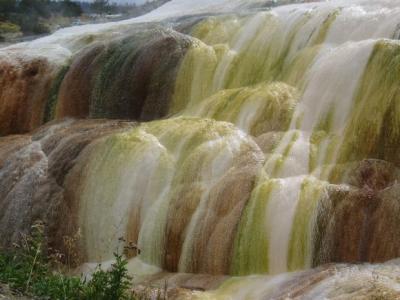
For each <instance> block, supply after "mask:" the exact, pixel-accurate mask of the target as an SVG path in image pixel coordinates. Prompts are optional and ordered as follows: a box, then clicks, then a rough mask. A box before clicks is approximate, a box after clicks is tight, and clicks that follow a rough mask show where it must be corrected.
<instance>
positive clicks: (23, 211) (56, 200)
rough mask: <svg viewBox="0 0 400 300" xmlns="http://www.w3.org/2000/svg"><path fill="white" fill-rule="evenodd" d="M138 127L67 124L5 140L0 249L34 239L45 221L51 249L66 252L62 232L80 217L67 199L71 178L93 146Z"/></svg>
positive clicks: (108, 123)
mask: <svg viewBox="0 0 400 300" xmlns="http://www.w3.org/2000/svg"><path fill="white" fill-rule="evenodd" d="M133 126H134V124H132V123H127V122H120V121H105V120H103V121H101V120H97V121H73V120H66V121H63V122H61V123H57V124H50V125H46V126H45V127H42V128H41V129H39V130H37V131H34V132H33V133H32V134H29V135H24V136H9V137H7V138H3V140H2V146H1V148H2V151H1V152H2V161H1V171H0V178H1V179H0V180H1V183H2V184H1V187H0V195H1V201H0V207H1V210H0V211H1V213H0V224H1V225H0V232H1V236H2V239H1V242H0V245H1V246H2V247H7V246H11V245H12V243H13V242H16V241H18V239H19V238H20V234H21V233H25V234H26V233H29V231H30V227H31V225H32V224H33V223H34V222H35V221H37V220H44V222H45V223H46V225H47V230H48V233H49V237H50V244H54V243H56V244H57V246H59V249H60V248H62V247H61V246H62V243H61V241H62V236H57V232H59V231H60V229H61V228H63V227H64V226H66V227H68V224H69V223H70V222H71V218H73V216H74V215H76V213H74V211H73V210H72V208H71V207H70V203H68V200H67V199H66V198H65V193H64V188H65V179H66V177H67V176H68V173H69V172H70V170H71V169H72V168H73V166H74V164H75V163H76V161H77V160H79V156H80V153H81V152H82V151H83V150H84V149H85V148H86V146H87V145H88V144H89V143H91V142H93V141H95V140H96V139H99V138H101V137H103V136H106V135H109V134H111V133H112V132H119V131H121V130H126V129H129V128H132V127H133ZM57 239H60V240H61V241H57Z"/></svg>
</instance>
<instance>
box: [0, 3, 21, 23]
mask: <svg viewBox="0 0 400 300" xmlns="http://www.w3.org/2000/svg"><path fill="white" fill-rule="evenodd" d="M16 7H17V1H16V0H0V21H1V20H3V21H6V20H7V18H8V15H9V14H10V13H13V12H15V10H16Z"/></svg>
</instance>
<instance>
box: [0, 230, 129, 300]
mask: <svg viewBox="0 0 400 300" xmlns="http://www.w3.org/2000/svg"><path fill="white" fill-rule="evenodd" d="M60 257H61V254H59V253H55V254H51V255H49V253H48V251H47V247H46V240H45V235H44V226H43V224H41V223H37V224H35V225H34V226H33V227H32V233H31V234H30V235H29V236H27V235H23V236H22V241H21V243H19V244H18V245H14V247H12V249H0V283H3V284H6V285H8V286H9V287H10V289H11V290H12V291H13V292H14V293H16V294H20V295H26V296H30V297H34V298H35V299H52V300H58V299H59V300H69V299H71V300H72V299H79V300H134V299H136V297H135V296H134V294H133V292H132V291H131V290H130V286H131V280H132V278H131V277H130V276H129V275H128V270H127V260H126V259H125V258H124V257H123V256H122V255H121V254H119V253H114V257H115V262H114V263H113V265H112V266H111V268H110V269H109V270H103V269H102V268H101V265H99V266H97V268H96V269H95V271H94V273H93V274H92V276H91V279H86V278H84V277H78V276H67V275H65V274H64V272H63V271H65V269H64V270H63V269H62V268H63V266H62V264H61V263H60ZM64 267H65V266H64Z"/></svg>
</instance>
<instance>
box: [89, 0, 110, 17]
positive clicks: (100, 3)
mask: <svg viewBox="0 0 400 300" xmlns="http://www.w3.org/2000/svg"><path fill="white" fill-rule="evenodd" d="M92 10H93V11H94V12H96V13H98V14H102V13H108V12H109V11H110V1H109V0H95V1H94V2H93V4H92Z"/></svg>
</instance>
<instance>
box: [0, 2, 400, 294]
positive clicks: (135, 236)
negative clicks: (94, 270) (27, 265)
mask: <svg viewBox="0 0 400 300" xmlns="http://www.w3.org/2000/svg"><path fill="white" fill-rule="evenodd" d="M267 2H268V1H262V0H260V1H244V0H240V1H239V0H238V1H224V0H220V1H208V0H207V1H198V2H196V4H194V3H193V2H191V1H189V0H173V1H171V2H169V3H167V4H166V5H165V6H163V7H161V8H159V9H158V10H156V11H154V12H152V13H150V14H148V15H146V16H143V17H141V18H137V19H133V20H128V21H123V22H119V23H112V24H104V25H91V26H85V27H83V29H81V28H77V29H76V28H72V29H64V30H61V31H59V32H57V33H55V34H54V35H52V36H49V37H46V38H43V39H40V40H37V41H33V42H31V43H25V44H20V45H15V46H12V47H9V48H5V49H1V50H0V87H1V90H0V122H1V126H0V132H1V134H3V135H6V134H10V133H26V132H28V131H31V130H35V131H34V132H33V133H30V134H26V135H23V136H8V137H4V138H2V139H3V140H2V141H0V168H1V169H0V187H1V188H0V195H3V196H2V198H1V199H2V200H0V207H1V208H2V211H1V212H0V236H6V237H7V238H4V239H2V241H1V242H0V245H3V246H7V245H10V244H11V243H12V242H14V241H15V239H17V236H18V234H17V232H19V231H27V230H28V229H29V224H30V223H32V222H33V221H34V220H35V219H36V218H41V219H46V220H48V223H49V224H48V233H49V243H50V244H51V245H52V246H54V247H56V248H57V247H58V248H61V249H62V248H63V244H62V237H63V236H74V235H76V234H77V233H80V236H81V238H80V240H79V243H78V245H76V247H77V249H78V250H77V251H78V252H79V254H80V262H81V263H96V262H102V261H108V260H110V259H111V258H112V253H113V251H114V250H115V249H116V247H118V239H119V238H121V237H122V238H124V239H125V240H127V241H128V242H132V243H134V244H137V245H138V247H139V248H140V250H141V252H140V254H139V253H128V254H127V256H128V258H129V259H130V268H131V270H132V271H133V272H135V271H136V273H144V274H146V273H147V274H153V273H160V272H162V271H166V272H170V273H171V274H172V273H176V275H171V274H165V273H160V274H161V275H153V276H156V277H157V276H161V277H162V278H170V280H172V282H175V284H176V285H177V286H188V285H189V288H190V287H191V286H190V284H187V282H186V284H185V283H184V282H183V281H184V279H183V278H184V277H185V276H189V275H184V273H191V274H202V275H197V276H200V277H196V275H190V276H192V277H190V278H192V279H191V280H192V281H191V282H202V283H201V284H200V283H197V284H200V285H202V287H203V288H212V289H214V290H213V291H210V292H205V293H200V292H198V293H194V294H191V297H200V299H216V298H217V299H230V298H229V297H232V298H234V299H284V298H285V297H289V298H294V299H297V298H298V299H300V298H301V299H321V298H335V297H336V298H340V297H347V298H346V299H352V297H353V296H354V297H355V296H357V297H363V296H365V297H379V296H380V295H386V296H387V297H389V298H387V299H396V297H398V296H399V295H400V282H399V275H400V265H399V263H398V261H393V260H392V261H389V260H391V259H395V258H398V257H400V239H399V237H400V217H399V216H400V214H399V213H400V202H399V196H398V195H399V190H400V188H399V185H398V182H397V180H398V179H399V178H400V171H399V169H398V166H399V164H400V157H399V155H398V151H397V148H398V145H400V118H399V116H400V105H399V104H398V103H399V101H400V99H399V97H400V93H399V92H398V86H399V82H400V81H399V79H400V76H399V75H398V74H399V71H400V64H399V53H400V44H399V42H398V41H397V39H398V38H399V36H400V31H399V24H398V18H399V16H400V5H399V4H398V3H396V1H395V0H386V1H379V2H377V1H369V0H354V1H341V0H336V1H329V2H324V1H321V2H313V3H305V4H296V5H287V6H280V7H276V8H273V9H271V10H270V9H266V8H265V5H266V3H267ZM34 48H35V49H36V50H34ZM37 49H41V50H37ZM40 51H42V52H43V53H40ZM66 117H74V118H87V117H89V118H113V119H128V120H131V121H140V122H141V121H151V122H148V123H133V122H128V121H126V122H122V121H110V120H108V121H107V120H93V121H90V120H86V121H72V120H67V121H65V120H63V119H64V118H66ZM50 120H54V121H53V122H54V123H51V124H50V125H46V126H45V127H44V128H40V129H36V128H37V127H39V126H40V125H41V124H43V123H44V122H48V121H50ZM96 129H97V130H96ZM16 170H17V171H16ZM46 203H51V205H50V208H48V209H45V210H41V207H43V206H45V205H46ZM19 218H20V219H19ZM16 220H18V221H16ZM60 220H62V222H60ZM10 230H11V231H12V233H11V234H10V232H9V231H10ZM386 261H389V262H387V263H385V264H383V263H384V262H386ZM354 262H362V263H376V264H375V265H368V264H366V265H360V266H356V265H346V264H344V263H354ZM328 263H339V264H337V265H329V264H328ZM340 263H342V264H340ZM378 263H381V264H378ZM326 264H328V265H326ZM139 269H140V271H139ZM292 271H297V272H294V273H289V274H286V272H292ZM204 274H207V276H209V277H207V278H208V279H204V278H205V277H201V276H205V275H204ZM376 274H378V275H376ZM141 275H143V274H141ZM220 275H221V276H238V277H233V278H231V279H226V278H225V277H218V276H220ZM163 276H164V277H163ZM174 276H175V277H174ZM213 276H215V277H213ZM152 278H153V279H154V277H152ZM185 278H186V277H185ZM196 278H200V279H196ZM201 278H203V279H201ZM210 278H211V279H210ZM217 278H218V279H217ZM156 279H157V278H156ZM156 279H154V280H155V281H156ZM350 279H351V280H350ZM196 280H197V281H196ZM189 281H190V280H189ZM210 281H215V282H218V284H217V285H214V286H213V285H212V284H210ZM222 281H225V282H224V283H223V284H221V282H222ZM371 285H372V286H373V287H375V288H371V287H370V286H371ZM194 288H196V287H194ZM217 288H218V289H217ZM390 297H392V298H390ZM340 299H342V298H340ZM360 299H361V298H360Z"/></svg>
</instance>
